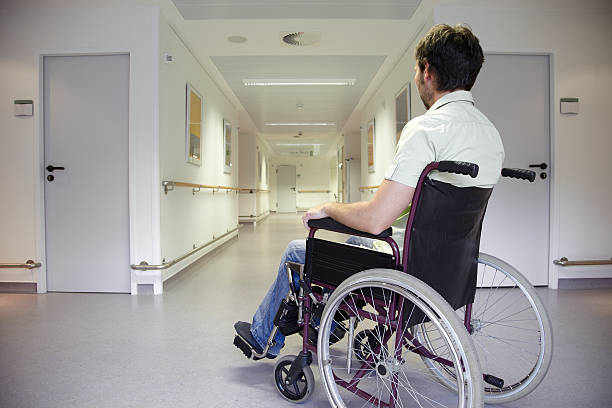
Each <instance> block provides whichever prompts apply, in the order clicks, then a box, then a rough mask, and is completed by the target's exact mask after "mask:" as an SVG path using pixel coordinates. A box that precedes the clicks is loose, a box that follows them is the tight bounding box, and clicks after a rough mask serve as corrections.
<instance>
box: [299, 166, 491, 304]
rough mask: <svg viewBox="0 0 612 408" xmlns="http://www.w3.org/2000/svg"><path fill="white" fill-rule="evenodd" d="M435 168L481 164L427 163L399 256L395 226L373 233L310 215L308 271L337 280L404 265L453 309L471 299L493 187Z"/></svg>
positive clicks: (462, 170)
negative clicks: (362, 243)
mask: <svg viewBox="0 0 612 408" xmlns="http://www.w3.org/2000/svg"><path fill="white" fill-rule="evenodd" d="M436 169H437V170H438V171H441V172H452V173H458V174H465V175H470V176H471V177H476V175H477V174H478V166H477V165H475V164H472V163H463V162H439V163H431V164H429V165H428V166H427V167H425V169H424V170H423V172H422V173H421V176H420V178H419V182H418V184H417V187H416V189H415V194H414V197H413V200H412V208H411V210H410V216H409V217H408V221H407V226H406V234H405V239H404V243H403V244H404V253H403V258H402V260H401V262H400V260H399V259H398V257H399V251H398V250H397V245H395V242H394V241H393V240H392V239H391V238H390V237H389V236H390V235H391V229H388V230H386V231H384V232H383V233H381V234H379V235H376V236H374V235H372V234H368V233H364V232H360V231H356V230H353V229H350V228H347V227H346V226H344V225H342V224H339V223H337V222H335V221H334V220H331V219H325V220H311V221H310V223H309V225H310V226H311V227H312V229H311V232H310V235H309V238H308V241H307V244H306V274H307V276H308V277H309V278H313V279H315V280H318V281H322V282H326V283H330V284H332V285H338V284H339V283H340V282H341V281H342V280H343V279H345V278H346V277H348V276H350V275H351V274H353V273H356V272H359V271H362V270H364V269H369V268H395V269H403V270H404V271H405V272H407V273H409V274H411V275H413V276H416V277H417V278H419V279H421V280H422V281H424V282H425V283H427V284H428V285H430V286H431V287H433V288H434V289H435V290H437V291H438V292H439V293H440V294H441V295H442V296H443V297H444V298H445V299H446V300H447V301H448V303H449V304H450V305H451V306H453V307H454V308H455V309H458V308H460V307H462V306H464V305H466V304H469V303H472V301H473V299H474V294H475V290H476V275H477V268H478V261H477V259H478V251H479V247H480V232H481V229H482V221H483V219H484V213H485V210H486V207H487V202H488V200H489V197H490V195H491V191H492V189H487V188H480V187H456V186H453V185H451V184H447V183H443V182H440V181H437V180H432V179H430V178H428V177H427V175H428V174H429V173H430V172H431V171H433V170H436ZM316 229H326V230H331V231H336V232H341V233H349V234H353V235H360V236H365V237H369V238H375V239H383V240H386V241H387V242H389V243H390V244H391V245H392V248H393V247H395V248H394V251H393V252H394V255H388V254H384V253H380V252H376V251H372V250H369V249H363V248H359V247H350V246H348V245H344V244H338V243H334V242H329V241H324V240H320V239H316V238H314V232H315V231H316Z"/></svg>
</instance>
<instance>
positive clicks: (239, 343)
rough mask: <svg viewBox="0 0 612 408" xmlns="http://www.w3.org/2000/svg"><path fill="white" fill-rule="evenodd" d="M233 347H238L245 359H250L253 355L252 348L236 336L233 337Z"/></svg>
mask: <svg viewBox="0 0 612 408" xmlns="http://www.w3.org/2000/svg"><path fill="white" fill-rule="evenodd" d="M234 346H236V347H238V348H239V349H240V350H241V351H242V352H243V353H244V355H245V356H246V358H249V359H250V358H251V356H252V355H253V348H252V347H251V346H250V345H249V344H248V343H247V342H246V341H244V340H242V337H240V336H238V335H236V337H234Z"/></svg>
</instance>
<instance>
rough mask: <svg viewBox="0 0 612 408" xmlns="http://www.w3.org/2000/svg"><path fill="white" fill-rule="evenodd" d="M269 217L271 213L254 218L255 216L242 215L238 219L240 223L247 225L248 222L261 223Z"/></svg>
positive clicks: (265, 212)
mask: <svg viewBox="0 0 612 408" xmlns="http://www.w3.org/2000/svg"><path fill="white" fill-rule="evenodd" d="M268 215H270V211H264V212H262V213H261V214H259V215H258V216H254V215H251V216H244V215H241V216H239V217H238V222H241V223H247V222H252V223H255V222H259V221H261V220H263V219H264V218H266V217H267V216H268Z"/></svg>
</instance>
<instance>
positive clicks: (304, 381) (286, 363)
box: [274, 356, 315, 404]
mask: <svg viewBox="0 0 612 408" xmlns="http://www.w3.org/2000/svg"><path fill="white" fill-rule="evenodd" d="M295 359H296V356H282V357H281V358H280V359H279V360H278V362H277V363H276V365H275V366H274V385H276V389H277V390H278V392H279V393H280V395H281V396H282V397H283V398H284V399H286V400H287V401H290V402H293V403H296V404H299V403H302V402H305V401H306V400H308V398H310V396H311V395H312V391H313V390H314V385H315V382H314V376H313V374H312V370H311V369H310V367H309V366H305V367H304V368H303V369H302V371H301V372H300V373H299V375H298V377H297V378H296V380H295V383H293V384H289V383H288V381H287V377H288V376H289V370H290V369H291V364H293V362H294V361H295Z"/></svg>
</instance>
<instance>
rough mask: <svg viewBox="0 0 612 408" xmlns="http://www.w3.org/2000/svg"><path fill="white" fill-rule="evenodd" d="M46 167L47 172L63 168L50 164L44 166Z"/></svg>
mask: <svg viewBox="0 0 612 408" xmlns="http://www.w3.org/2000/svg"><path fill="white" fill-rule="evenodd" d="M45 168H46V169H47V171H48V172H49V173H52V172H53V170H65V169H64V168H63V167H56V166H52V165H48V166H47V167H45Z"/></svg>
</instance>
